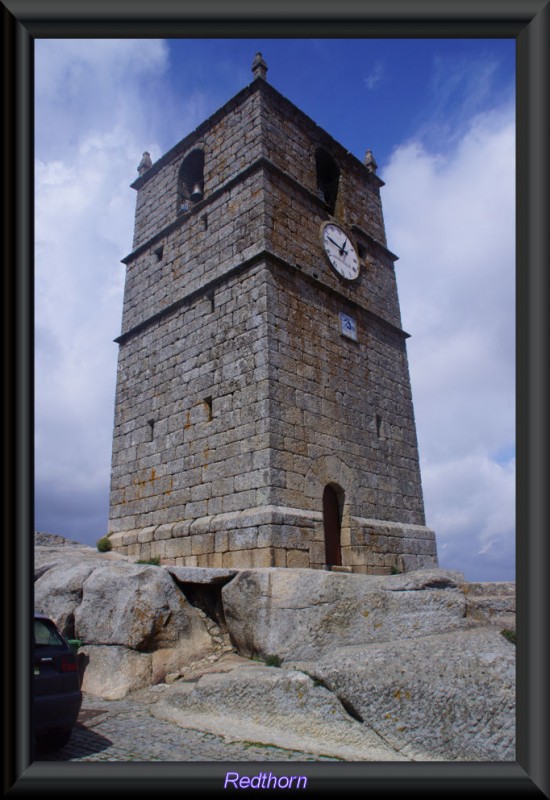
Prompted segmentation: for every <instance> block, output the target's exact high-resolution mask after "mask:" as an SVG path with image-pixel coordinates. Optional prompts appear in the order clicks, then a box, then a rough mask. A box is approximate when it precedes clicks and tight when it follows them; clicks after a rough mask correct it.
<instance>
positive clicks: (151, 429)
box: [147, 419, 155, 442]
mask: <svg viewBox="0 0 550 800" xmlns="http://www.w3.org/2000/svg"><path fill="white" fill-rule="evenodd" d="M147 424H148V425H149V441H150V442H152V441H153V438H154V436H155V420H154V419H148V420H147Z"/></svg>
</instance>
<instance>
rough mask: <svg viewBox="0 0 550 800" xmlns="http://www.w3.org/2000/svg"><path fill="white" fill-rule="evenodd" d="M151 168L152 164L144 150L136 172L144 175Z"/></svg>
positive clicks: (149, 156)
mask: <svg viewBox="0 0 550 800" xmlns="http://www.w3.org/2000/svg"><path fill="white" fill-rule="evenodd" d="M152 166H153V162H152V161H151V155H150V154H149V153H148V152H147V150H146V151H145V153H144V154H143V156H142V158H141V161H140V162H139V165H138V168H137V171H138V172H139V174H140V175H144V174H145V173H146V172H147V170H148V169H150V168H151V167H152Z"/></svg>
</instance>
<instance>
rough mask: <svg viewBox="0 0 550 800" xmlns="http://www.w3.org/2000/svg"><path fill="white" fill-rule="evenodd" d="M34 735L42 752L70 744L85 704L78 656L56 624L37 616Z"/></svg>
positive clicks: (35, 625)
mask: <svg viewBox="0 0 550 800" xmlns="http://www.w3.org/2000/svg"><path fill="white" fill-rule="evenodd" d="M33 667H34V678H33V684H34V704H33V707H34V734H35V737H36V742H37V744H38V747H39V748H42V749H47V750H57V749H58V748H60V747H63V745H65V744H67V742H68V741H69V738H70V736H71V731H72V729H73V726H74V724H75V722H76V719H77V717H78V713H79V711H80V706H81V703H82V692H81V690H80V676H79V673H78V660H77V656H76V653H75V652H74V650H73V648H72V647H71V646H70V644H69V643H68V641H67V640H66V639H65V637H64V636H63V635H62V634H61V632H60V631H59V630H58V628H57V626H56V625H55V623H54V622H53V621H52V620H51V619H49V618H48V617H45V616H44V615H43V614H35V615H34V657H33Z"/></svg>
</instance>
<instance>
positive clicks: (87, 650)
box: [79, 644, 153, 700]
mask: <svg viewBox="0 0 550 800" xmlns="http://www.w3.org/2000/svg"><path fill="white" fill-rule="evenodd" d="M80 653H82V654H83V656H84V658H85V659H86V660H87V662H88V663H87V665H86V669H85V670H84V677H83V681H82V689H83V691H85V692H88V693H89V694H94V695H97V696H99V697H103V698H105V699H106V700H121V699H122V698H123V697H125V696H126V695H127V694H128V692H132V691H135V690H136V689H141V688H142V687H144V686H149V685H150V684H151V683H152V682H153V681H152V675H151V655H150V654H149V653H138V652H137V651H136V650H132V649H131V648H129V647H121V646H116V647H112V646H104V645H91V644H90V645H86V646H85V647H83V648H81V649H80V650H79V654H80Z"/></svg>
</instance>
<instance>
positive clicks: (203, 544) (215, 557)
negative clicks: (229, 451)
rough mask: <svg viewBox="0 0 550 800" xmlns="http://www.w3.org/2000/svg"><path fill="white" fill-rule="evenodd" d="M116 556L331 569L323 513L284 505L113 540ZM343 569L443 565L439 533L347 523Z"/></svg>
mask: <svg viewBox="0 0 550 800" xmlns="http://www.w3.org/2000/svg"><path fill="white" fill-rule="evenodd" d="M109 538H110V541H111V544H112V546H113V550H115V551H116V552H119V553H121V554H122V555H128V556H135V557H136V558H139V559H149V558H154V557H158V558H160V561H161V563H163V564H175V565H176V566H185V567H231V568H237V569H242V568H249V567H288V568H293V567H294V568H300V567H302V568H303V567H306V568H308V567H309V568H313V569H326V568H327V566H326V562H325V544H324V528H323V518H322V514H321V513H320V512H312V511H305V510H302V509H296V508H287V507H284V506H263V507H261V508H253V509H249V510H247V511H237V512H232V513H228V514H218V515H215V516H211V517H201V518H199V519H196V520H184V521H182V522H175V523H170V524H166V525H158V526H151V527H148V528H141V529H139V530H132V531H120V532H117V533H112V534H110V536H109ZM341 554H342V569H343V570H345V571H346V572H347V571H351V572H357V573H364V574H388V573H390V572H409V571H411V570H415V569H420V568H422V567H433V566H437V551H436V543H435V534H434V532H433V531H432V530H431V529H430V528H427V527H425V526H423V525H408V524H404V523H397V522H387V521H384V520H374V519H365V518H362V517H353V516H351V517H349V519H347V520H344V522H343V525H342V532H341Z"/></svg>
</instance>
